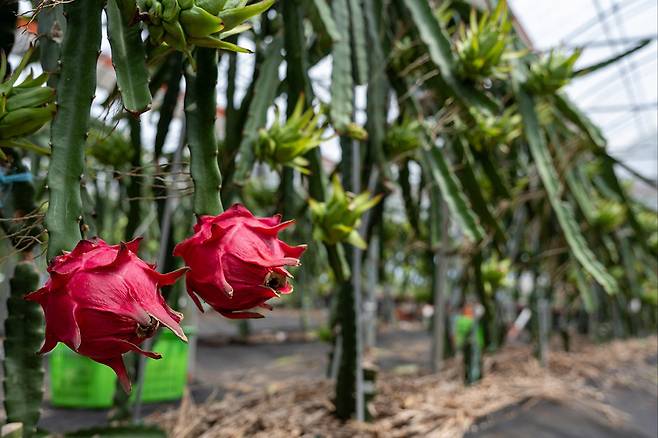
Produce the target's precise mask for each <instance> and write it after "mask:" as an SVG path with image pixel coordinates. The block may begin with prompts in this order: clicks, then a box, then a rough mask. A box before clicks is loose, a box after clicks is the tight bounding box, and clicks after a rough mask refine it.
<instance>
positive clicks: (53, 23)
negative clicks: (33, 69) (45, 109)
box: [32, 0, 66, 87]
mask: <svg viewBox="0 0 658 438" xmlns="http://www.w3.org/2000/svg"><path fill="white" fill-rule="evenodd" d="M42 2H45V0H32V6H33V7H35V8H36V7H38V6H39V4H41V3H42ZM63 10H64V6H63V5H62V4H61V3H55V4H52V3H51V4H49V5H48V7H45V8H41V10H40V11H39V15H38V16H37V22H38V29H37V30H38V32H39V60H40V62H41V68H43V71H45V72H48V73H49V76H48V86H49V87H55V86H56V85H57V80H58V79H59V62H58V61H59V56H60V52H61V41H62V35H65V34H66V19H65V18H64V14H63Z"/></svg>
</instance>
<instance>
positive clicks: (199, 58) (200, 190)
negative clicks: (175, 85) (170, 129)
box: [185, 48, 223, 216]
mask: <svg viewBox="0 0 658 438" xmlns="http://www.w3.org/2000/svg"><path fill="white" fill-rule="evenodd" d="M195 57H196V64H197V68H196V71H192V70H191V69H189V68H188V71H187V72H186V73H185V81H186V83H187V86H186V91H185V121H186V123H187V141H188V146H189V148H190V159H191V164H190V171H191V173H192V180H193V181H194V213H195V214H196V215H197V216H201V215H206V214H210V215H217V214H219V213H221V212H222V210H223V208H222V201H221V199H220V190H221V188H222V176H221V174H220V172H219V164H218V162H217V155H218V151H217V139H216V138H215V112H216V105H217V104H216V91H215V86H216V84H217V51H216V50H214V49H206V48H199V49H197V51H196V55H195Z"/></svg>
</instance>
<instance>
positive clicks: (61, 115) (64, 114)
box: [46, 0, 105, 260]
mask: <svg viewBox="0 0 658 438" xmlns="http://www.w3.org/2000/svg"><path fill="white" fill-rule="evenodd" d="M104 4H105V1H104V0H85V1H74V2H68V3H66V4H65V7H64V11H65V13H66V17H67V26H68V27H69V28H70V29H75V32H67V33H66V35H65V36H64V41H63V43H62V56H61V63H60V64H61V72H60V80H59V83H58V86H57V113H56V114H55V118H54V120H53V123H52V129H51V148H52V155H51V158H50V167H49V169H48V182H47V184H48V191H49V196H50V198H49V199H50V200H49V203H48V212H47V214H46V228H47V230H48V236H49V242H48V260H51V259H53V258H54V257H55V256H57V255H59V254H61V253H62V251H70V250H72V249H73V247H75V245H76V244H77V242H78V240H80V237H81V234H80V227H81V225H82V224H81V219H82V199H81V196H80V180H81V178H83V174H84V145H85V141H86V139H87V129H88V127H89V112H90V108H91V103H92V100H93V99H94V93H95V90H96V61H97V59H98V54H99V50H100V44H101V35H102V32H101V12H102V11H103V6H104Z"/></svg>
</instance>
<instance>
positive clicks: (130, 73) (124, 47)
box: [107, 0, 151, 114]
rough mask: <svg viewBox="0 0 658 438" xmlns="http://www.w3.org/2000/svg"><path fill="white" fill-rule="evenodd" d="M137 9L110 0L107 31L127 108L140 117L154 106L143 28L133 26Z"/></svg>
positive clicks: (121, 0)
mask: <svg viewBox="0 0 658 438" xmlns="http://www.w3.org/2000/svg"><path fill="white" fill-rule="evenodd" d="M135 7H136V6H135V2H133V1H130V0H128V1H126V0H109V2H108V4H107V30H108V37H109V40H110V46H111V47H112V64H113V65H114V70H115V71H116V74H117V85H118V86H119V92H120V93H121V100H122V101H123V106H124V108H126V110H127V111H129V112H131V113H133V114H140V113H142V112H144V111H147V110H148V109H149V108H150V107H151V91H150V90H149V74H148V70H147V69H146V52H145V50H144V44H142V37H141V28H140V26H139V24H136V23H135V24H131V21H132V19H133V17H134V13H135Z"/></svg>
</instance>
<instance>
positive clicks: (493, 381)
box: [41, 309, 658, 438]
mask: <svg viewBox="0 0 658 438" xmlns="http://www.w3.org/2000/svg"><path fill="white" fill-rule="evenodd" d="M311 316H312V317H311V320H310V324H311V328H312V327H314V326H317V325H318V324H319V321H322V320H323V315H322V314H321V313H317V314H312V315H311ZM298 321H299V318H298V314H296V313H294V312H289V311H286V310H284V309H277V310H275V311H274V312H272V313H271V314H268V317H267V318H265V319H263V320H259V321H256V322H255V323H254V324H252V329H253V333H254V335H252V336H250V337H248V338H246V339H244V338H241V337H240V336H239V335H238V330H237V326H236V325H235V324H232V323H229V322H226V321H225V320H222V319H219V318H217V317H216V315H212V314H205V315H204V316H202V319H201V321H200V331H199V342H198V347H197V351H196V360H195V368H194V379H193V381H192V382H191V383H190V385H189V394H188V396H187V397H186V398H185V399H184V400H183V402H182V404H181V403H165V404H152V405H146V406H145V408H144V414H145V415H146V416H147V422H151V423H155V424H158V425H160V426H163V427H165V429H167V431H168V432H169V434H170V435H171V436H175V437H177V438H178V437H195V438H196V437H237V436H262V437H265V436H267V437H279V436H281V437H284V436H285V437H294V436H309V437H310V436H321V437H334V436H335V437H341V436H364V437H365V436H368V437H370V436H373V437H374V436H377V437H395V436H399V437H403V436H404V437H407V436H409V437H411V436H419V437H420V436H437V437H440V436H445V437H457V436H467V437H469V438H473V437H487V438H493V437H517V436H518V437H527V436H533V437H572V436H573V437H575V436H579V437H583V436H587V437H603V438H607V437H613V436H614V437H616V436H625V437H626V438H634V437H656V436H658V424H657V420H656V412H657V410H658V386H657V382H658V378H657V376H656V351H657V348H658V347H657V344H656V338H655V337H651V338H645V339H640V340H630V341H625V342H622V341H619V342H613V343H608V344H602V345H598V346H592V345H589V344H587V343H586V342H575V343H574V344H575V346H574V350H575V352H574V353H564V352H559V351H554V352H552V354H551V359H550V362H549V367H548V370H546V369H543V368H541V367H540V365H539V364H538V362H537V361H536V360H535V359H534V357H533V355H532V352H531V350H530V349H529V348H527V347H523V346H512V347H510V348H506V349H504V350H503V351H502V352H499V353H497V354H495V355H493V356H491V355H490V356H488V357H487V359H486V361H485V369H486V372H485V378H484V380H483V381H482V382H480V383H479V384H476V385H473V386H470V387H465V386H463V384H462V383H461V378H460V376H461V367H460V365H459V361H457V360H453V361H449V362H448V363H447V364H446V367H445V368H444V370H443V371H442V372H441V373H440V374H438V375H433V374H431V373H430V372H429V370H428V368H427V365H428V363H429V350H430V349H429V343H430V339H429V336H428V333H427V331H426V330H425V329H424V328H423V327H422V326H421V325H420V324H410V323H400V324H399V325H398V326H397V327H395V328H389V329H385V330H383V331H382V333H381V334H380V335H379V337H378V340H377V345H378V348H376V349H374V350H372V351H371V352H370V356H371V358H372V359H373V361H374V362H376V363H377V365H378V367H379V376H378V384H377V396H376V398H375V400H374V402H373V403H371V404H370V405H369V409H370V412H371V413H372V414H373V417H374V418H373V422H371V423H367V424H359V423H356V422H353V421H352V422H348V423H340V422H338V421H337V420H335V419H334V418H333V417H332V415H331V411H332V403H331V395H332V384H331V382H329V381H328V380H327V379H326V373H327V363H328V362H327V353H328V351H329V346H328V345H327V344H325V343H323V342H320V341H317V340H314V339H313V338H312V337H308V336H306V335H303V334H302V333H301V332H300V331H299V330H298V327H299V323H298ZM245 342H246V343H245ZM106 418H107V411H105V410H65V409H56V408H53V407H52V406H49V405H48V403H47V402H46V404H45V408H44V411H43V415H42V418H41V426H42V427H43V428H45V429H47V430H51V431H53V432H59V433H62V432H66V431H72V430H77V429H80V428H83V427H92V426H98V425H102V424H104V423H105V422H106Z"/></svg>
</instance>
